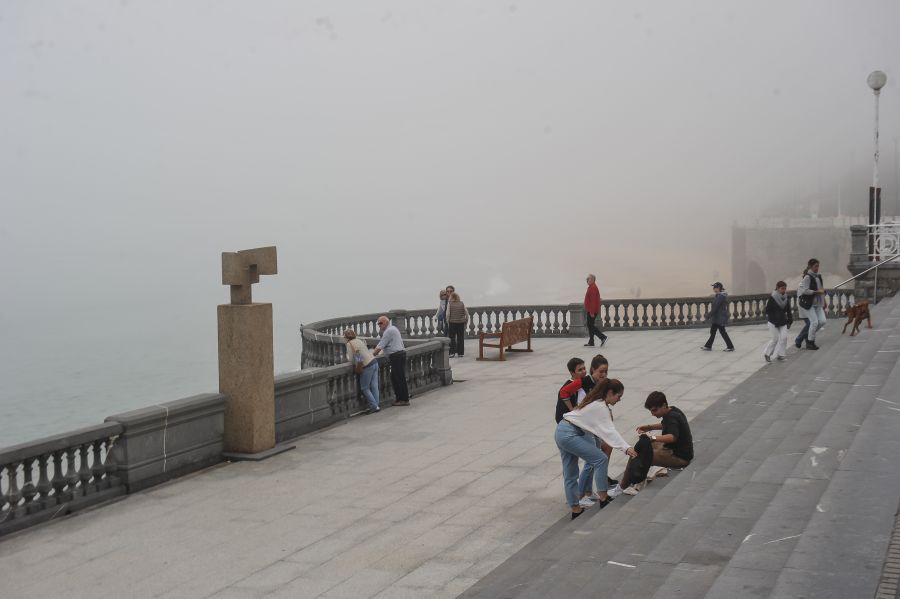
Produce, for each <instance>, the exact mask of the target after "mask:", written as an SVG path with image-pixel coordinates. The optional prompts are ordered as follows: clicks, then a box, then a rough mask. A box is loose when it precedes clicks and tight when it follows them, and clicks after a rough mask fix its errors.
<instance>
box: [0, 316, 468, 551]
mask: <svg viewBox="0 0 900 599" xmlns="http://www.w3.org/2000/svg"><path fill="white" fill-rule="evenodd" d="M319 336H320V337H322V346H323V347H325V346H326V345H327V347H329V348H334V347H339V348H340V349H341V350H343V343H341V342H340V340H342V338H339V337H334V336H331V335H322V334H319ZM326 339H327V343H326ZM448 348H449V341H448V340H447V339H445V338H438V339H432V340H419V341H413V342H410V347H408V348H407V382H408V385H409V391H410V394H411V395H419V394H422V393H424V392H426V391H428V390H430V389H434V388H436V387H440V386H442V385H448V384H450V381H451V380H452V373H451V372H450V359H449V351H448ZM322 355H323V356H324V355H326V354H324V353H323V354H322ZM327 355H328V356H331V358H329V359H334V358H333V355H334V354H332V353H329V354H327ZM378 362H379V368H380V371H379V387H380V391H381V403H382V406H386V405H389V404H390V402H391V400H392V399H393V398H394V390H393V388H392V386H391V381H390V376H389V375H388V372H389V370H388V367H387V366H388V364H387V359H386V358H385V357H379V358H378ZM225 401H226V398H225V396H224V395H221V394H219V393H206V394H202V395H195V396H192V397H187V398H184V399H179V400H176V401H172V402H167V403H163V404H159V405H154V406H149V407H146V408H140V409H138V410H132V411H130V412H125V413H122V414H117V415H114V416H110V417H108V418H106V422H104V423H103V424H99V425H96V426H91V427H87V428H83V429H79V430H76V431H72V432H69V433H63V434H60V435H54V436H51V437H46V438H44V439H38V440H36V441H32V442H30V443H23V444H21V445H16V446H13V447H8V448H5V449H0V537H2V536H3V535H5V534H8V533H11V532H14V531H16V530H19V529H22V528H26V527H28V526H32V525H34V524H38V523H40V522H44V521H46V520H50V519H53V518H55V517H58V516H63V515H65V514H69V513H72V512H75V511H77V510H80V509H84V508H86V507H89V506H92V505H96V504H98V503H101V502H104V501H107V500H109V499H112V498H113V497H116V496H119V495H125V494H129V493H134V492H135V491H138V490H141V489H145V488H147V487H150V486H153V485H156V484H159V483H161V482H164V481H166V480H169V479H172V478H176V477H178V476H183V475H185V474H188V473H190V472H194V471H197V470H202V469H204V468H207V467H209V466H212V465H214V464H217V463H219V462H221V461H222V453H223V451H224V444H223V439H224V414H225ZM364 409H365V401H364V400H363V399H362V397H361V395H360V393H359V385H358V382H357V377H356V375H355V374H354V373H353V369H352V367H351V365H350V364H347V363H343V364H341V363H337V364H336V365H330V364H329V365H326V366H325V367H323V368H314V369H310V370H305V371H301V372H295V373H290V374H285V375H279V376H278V377H276V378H275V435H276V441H277V442H278V443H282V442H284V441H287V440H289V439H293V438H295V437H298V436H299V435H302V434H305V433H308V432H311V431H314V430H316V429H319V428H322V427H325V426H329V425H331V424H334V423H336V422H340V421H342V420H346V419H347V418H350V417H351V416H352V415H354V414H358V413H359V412H361V411H363V410H364Z"/></svg>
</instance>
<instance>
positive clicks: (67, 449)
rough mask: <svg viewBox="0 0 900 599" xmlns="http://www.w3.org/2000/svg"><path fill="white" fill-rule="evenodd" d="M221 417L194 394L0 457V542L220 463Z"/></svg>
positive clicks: (218, 406)
mask: <svg viewBox="0 0 900 599" xmlns="http://www.w3.org/2000/svg"><path fill="white" fill-rule="evenodd" d="M224 413H225V397H224V396H223V395H219V394H218V393H209V394H205V395H196V396H194V397H188V398H185V399H180V400H176V401H172V402H168V403H164V404H159V405H156V406H151V407H148V408H141V409H140V410H134V411H131V412H126V413H123V414H118V415H116V416H110V417H109V418H107V419H106V422H105V423H103V424H99V425H96V426H90V427H87V428H82V429H78V430H75V431H72V432H69V433H63V434H60V435H53V436H51V437H46V438H44V439H38V440H36V441H32V442H30V443H23V444H21V445H15V446H13V447H7V448H5V449H2V450H0V536H3V535H5V534H8V533H10V532H14V531H16V530H19V529H21V528H25V527H28V526H32V525H34V524H38V523H40V522H44V521H46V520H51V519H53V518H55V517H58V516H62V515H65V514H69V513H71V512H74V511H77V510H81V509H84V508H86V507H89V506H92V505H96V504H98V503H101V502H103V501H107V500H109V499H111V498H113V497H116V496H118V495H124V494H126V493H133V492H134V491H137V490H139V489H143V488H146V487H149V486H151V485H154V484H157V483H160V482H163V481H165V480H168V479H171V478H174V477H177V476H181V475H183V474H187V473H189V472H193V471H195V470H200V469H202V468H206V467H207V466H210V465H213V464H216V463H218V462H220V461H221V460H222V438H223V422H224Z"/></svg>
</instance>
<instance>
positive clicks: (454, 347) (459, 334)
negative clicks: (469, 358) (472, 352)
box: [449, 322, 466, 356]
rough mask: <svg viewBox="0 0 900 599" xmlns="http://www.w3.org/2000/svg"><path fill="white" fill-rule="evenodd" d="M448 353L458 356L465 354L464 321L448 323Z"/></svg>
mask: <svg viewBox="0 0 900 599" xmlns="http://www.w3.org/2000/svg"><path fill="white" fill-rule="evenodd" d="M449 326H450V353H451V354H457V355H460V356H464V355H466V341H465V339H466V323H464V322H451V323H450V325H449Z"/></svg>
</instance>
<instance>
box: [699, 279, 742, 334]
mask: <svg viewBox="0 0 900 599" xmlns="http://www.w3.org/2000/svg"><path fill="white" fill-rule="evenodd" d="M712 288H713V291H715V292H716V297H714V298H713V302H712V308H710V310H709V314H708V318H709V319H710V323H711V324H710V327H709V339H708V340H707V342H706V345H703V346H701V347H700V349H702V350H705V351H712V346H713V341H715V340H716V331H718V332H719V333H721V334H722V340H723V341H725V350H724V351H734V344H733V343H731V337H729V336H728V333H727V332H726V331H725V325H726V324H728V317H729V315H728V294H727V293H725V286H724V285H722V283H719V282H718V281H716V282H715V283H713V284H712Z"/></svg>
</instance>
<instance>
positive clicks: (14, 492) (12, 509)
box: [5, 462, 22, 518]
mask: <svg viewBox="0 0 900 599" xmlns="http://www.w3.org/2000/svg"><path fill="white" fill-rule="evenodd" d="M6 483H7V485H6V497H5V499H6V503H8V504H9V517H12V518H14V517H15V516H16V512H18V507H19V501H21V499H22V492H21V491H19V463H18V462H14V463H12V464H9V465H7V466H6Z"/></svg>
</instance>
